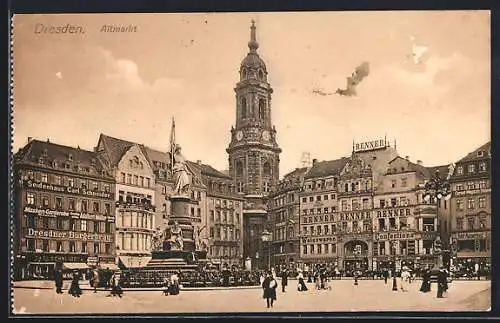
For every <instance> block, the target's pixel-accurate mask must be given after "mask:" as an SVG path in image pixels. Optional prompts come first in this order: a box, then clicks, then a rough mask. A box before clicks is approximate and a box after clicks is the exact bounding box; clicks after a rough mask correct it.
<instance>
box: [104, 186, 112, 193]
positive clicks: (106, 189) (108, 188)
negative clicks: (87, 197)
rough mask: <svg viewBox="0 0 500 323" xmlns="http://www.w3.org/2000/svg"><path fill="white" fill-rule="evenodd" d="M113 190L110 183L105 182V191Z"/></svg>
mask: <svg viewBox="0 0 500 323" xmlns="http://www.w3.org/2000/svg"><path fill="white" fill-rule="evenodd" d="M110 190H111V188H110V186H109V184H104V192H106V193H109V192H110Z"/></svg>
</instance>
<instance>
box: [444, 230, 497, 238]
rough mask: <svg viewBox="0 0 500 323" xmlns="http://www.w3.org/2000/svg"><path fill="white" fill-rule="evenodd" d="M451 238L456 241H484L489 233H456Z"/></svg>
mask: <svg viewBox="0 0 500 323" xmlns="http://www.w3.org/2000/svg"><path fill="white" fill-rule="evenodd" d="M453 237H454V238H456V239H458V240H474V239H486V238H489V237H490V232H484V231H483V232H457V233H455V234H453Z"/></svg>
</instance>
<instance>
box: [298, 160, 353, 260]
mask: <svg viewBox="0 0 500 323" xmlns="http://www.w3.org/2000/svg"><path fill="white" fill-rule="evenodd" d="M348 160H349V159H348V158H341V159H336V160H330V161H316V160H313V164H312V166H311V168H310V169H309V171H308V172H307V173H306V174H305V176H304V185H303V188H302V191H301V192H300V193H299V198H300V208H299V209H300V222H299V223H300V227H301V232H300V261H301V263H302V264H304V265H306V266H307V265H309V264H317V263H334V264H335V266H337V265H338V254H337V252H338V248H337V243H338V235H337V233H338V231H337V224H336V221H335V214H336V212H337V210H338V203H337V184H338V177H339V174H340V172H341V171H342V169H343V168H344V167H345V165H346V164H347V162H348Z"/></svg>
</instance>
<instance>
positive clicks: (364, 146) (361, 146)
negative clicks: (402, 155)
mask: <svg viewBox="0 0 500 323" xmlns="http://www.w3.org/2000/svg"><path fill="white" fill-rule="evenodd" d="M386 147H388V145H387V141H386V140H384V139H379V140H373V141H367V142H360V143H356V144H354V151H355V152H360V151H368V150H374V149H380V148H386Z"/></svg>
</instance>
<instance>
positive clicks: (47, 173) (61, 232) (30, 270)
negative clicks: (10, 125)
mask: <svg viewBox="0 0 500 323" xmlns="http://www.w3.org/2000/svg"><path fill="white" fill-rule="evenodd" d="M13 171H14V175H13V176H14V197H13V203H14V222H13V223H14V230H15V231H14V232H15V234H14V237H15V239H14V240H13V251H14V254H15V265H14V268H15V273H14V275H15V278H16V279H33V278H39V279H53V273H54V269H55V268H56V267H57V266H59V265H61V266H63V268H66V269H77V268H78V269H88V268H89V266H97V265H101V266H104V267H107V266H113V265H114V261H115V205H114V197H115V196H114V195H115V185H114V178H113V176H112V174H111V173H110V172H108V170H107V169H106V166H105V165H104V164H103V163H102V162H101V160H100V159H99V158H98V156H97V154H96V153H95V152H92V151H87V150H84V149H80V148H79V147H77V148H74V147H68V146H63V145H59V144H56V143H52V142H50V141H48V140H47V141H46V142H45V141H39V140H33V139H31V138H29V139H28V143H27V144H26V145H25V146H24V147H23V148H21V149H20V150H19V151H18V152H17V153H16V154H15V155H14V161H13Z"/></svg>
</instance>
